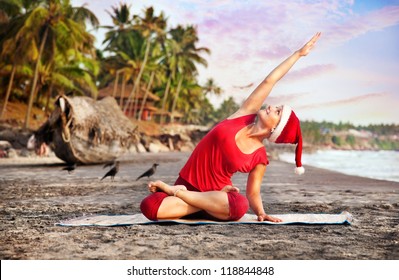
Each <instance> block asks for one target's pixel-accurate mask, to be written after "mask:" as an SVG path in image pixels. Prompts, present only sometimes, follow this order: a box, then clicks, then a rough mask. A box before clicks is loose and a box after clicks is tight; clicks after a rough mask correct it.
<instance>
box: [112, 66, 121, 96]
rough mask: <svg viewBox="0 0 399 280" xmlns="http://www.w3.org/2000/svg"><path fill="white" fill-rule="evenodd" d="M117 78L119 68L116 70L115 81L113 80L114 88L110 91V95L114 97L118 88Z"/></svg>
mask: <svg viewBox="0 0 399 280" xmlns="http://www.w3.org/2000/svg"><path fill="white" fill-rule="evenodd" d="M118 79H119V70H117V71H116V75H115V81H114V90H113V91H112V97H114V98H115V94H116V91H117V90H118Z"/></svg>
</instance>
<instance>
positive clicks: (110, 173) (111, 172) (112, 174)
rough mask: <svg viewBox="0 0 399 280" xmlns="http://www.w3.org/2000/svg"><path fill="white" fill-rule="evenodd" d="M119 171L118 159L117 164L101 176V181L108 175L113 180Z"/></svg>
mask: <svg viewBox="0 0 399 280" xmlns="http://www.w3.org/2000/svg"><path fill="white" fill-rule="evenodd" d="M118 171H119V161H116V162H115V165H114V166H113V167H112V168H111V169H110V170H109V171H108V172H107V173H106V174H105V175H104V177H102V178H101V180H100V181H102V180H104V179H105V178H106V177H108V176H110V177H111V180H112V181H113V180H114V177H115V175H116V174H117V173H118Z"/></svg>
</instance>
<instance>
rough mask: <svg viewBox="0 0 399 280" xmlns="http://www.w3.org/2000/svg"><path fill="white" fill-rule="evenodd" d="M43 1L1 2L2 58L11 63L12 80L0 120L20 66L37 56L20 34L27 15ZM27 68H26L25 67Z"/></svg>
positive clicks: (31, 45) (10, 0) (29, 42)
mask: <svg viewBox="0 0 399 280" xmlns="http://www.w3.org/2000/svg"><path fill="white" fill-rule="evenodd" d="M41 2H42V1H36V2H32V1H18V0H9V1H5V0H1V1H0V10H1V11H2V16H3V20H2V21H1V24H0V30H1V31H0V38H1V39H0V45H1V47H2V48H1V49H2V51H1V54H0V57H1V59H2V60H3V61H11V65H12V67H11V71H10V78H9V80H8V86H7V91H6V94H5V98H4V103H3V107H2V109H1V112H0V119H2V118H3V117H4V114H5V112H6V109H7V104H8V100H9V98H10V95H11V91H12V89H13V83H14V78H15V74H16V72H17V70H18V68H20V66H19V65H20V64H22V62H23V61H24V60H25V59H26V60H28V61H32V60H33V59H35V57H36V56H37V49H36V45H35V44H33V42H32V41H31V40H29V39H26V38H24V37H23V36H21V35H20V34H19V31H20V29H21V28H22V26H23V22H24V21H25V18H26V16H27V14H28V13H29V12H30V11H31V10H32V9H33V8H34V7H36V6H37V5H39V4H40V3H41ZM24 68H26V66H25V67H24Z"/></svg>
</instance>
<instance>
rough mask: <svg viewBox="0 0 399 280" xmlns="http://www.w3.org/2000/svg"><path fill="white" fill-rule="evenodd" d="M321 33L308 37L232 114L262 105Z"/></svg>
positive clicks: (253, 109)
mask: <svg viewBox="0 0 399 280" xmlns="http://www.w3.org/2000/svg"><path fill="white" fill-rule="evenodd" d="M320 35H321V33H320V32H318V33H316V35H314V36H313V37H312V39H310V41H309V42H307V43H306V44H305V45H304V46H303V47H302V48H300V49H299V50H297V51H296V52H294V53H293V54H292V55H291V56H289V57H288V58H287V59H286V60H284V61H283V62H282V63H280V65H278V66H277V67H276V68H274V69H273V71H272V72H270V73H269V75H267V77H266V78H265V79H264V80H263V81H262V82H261V83H260V84H259V85H258V86H257V87H256V88H255V90H254V91H253V92H252V93H251V94H250V95H249V97H248V98H247V99H246V100H245V101H244V103H243V105H242V106H241V108H240V109H239V110H238V111H237V112H236V113H235V114H234V115H233V116H234V117H238V116H240V115H247V114H253V113H256V112H257V111H258V110H259V109H260V108H261V107H262V105H263V102H264V101H265V99H266V98H267V97H268V96H269V94H270V92H271V90H272V88H273V87H274V85H275V84H276V83H277V82H278V81H279V80H280V79H281V78H282V77H284V75H285V74H287V72H288V71H289V70H290V69H291V67H292V66H293V65H294V64H295V62H297V61H298V59H299V58H301V57H302V56H306V55H307V54H308V53H309V52H310V50H311V49H312V48H313V46H314V45H315V43H316V42H317V40H318V39H319V37H320Z"/></svg>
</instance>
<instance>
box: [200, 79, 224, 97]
mask: <svg viewBox="0 0 399 280" xmlns="http://www.w3.org/2000/svg"><path fill="white" fill-rule="evenodd" d="M203 88H204V92H205V95H207V94H208V93H210V94H213V95H215V96H220V95H221V94H222V92H223V90H222V89H221V88H220V87H219V86H218V85H216V83H215V81H214V79H212V78H209V79H208V80H207V81H206V83H205V85H204V87H203Z"/></svg>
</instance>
